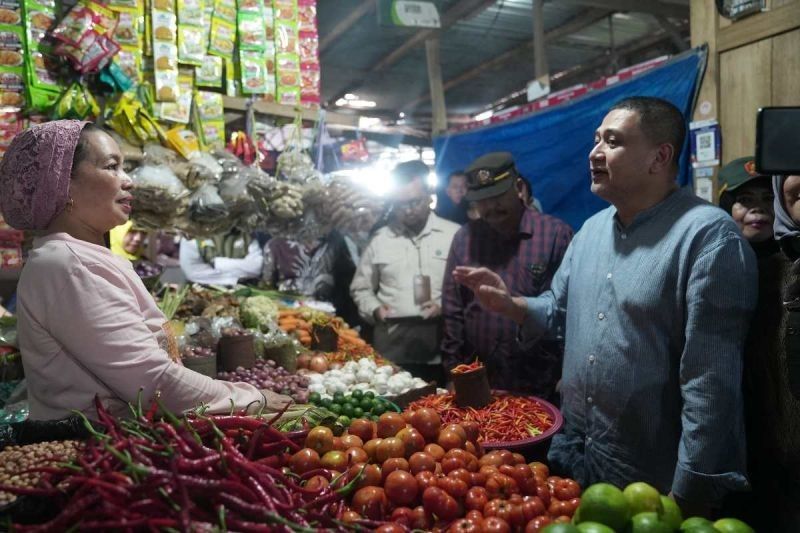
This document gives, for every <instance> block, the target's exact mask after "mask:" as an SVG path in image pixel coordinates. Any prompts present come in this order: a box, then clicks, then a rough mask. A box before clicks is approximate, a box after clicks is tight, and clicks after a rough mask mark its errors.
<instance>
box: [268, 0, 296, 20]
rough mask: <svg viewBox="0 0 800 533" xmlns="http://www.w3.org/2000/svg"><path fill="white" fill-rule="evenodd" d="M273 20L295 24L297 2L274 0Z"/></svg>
mask: <svg viewBox="0 0 800 533" xmlns="http://www.w3.org/2000/svg"><path fill="white" fill-rule="evenodd" d="M272 8H273V9H274V10H275V20H276V21H277V20H288V21H291V22H297V0H274V2H273V3H272Z"/></svg>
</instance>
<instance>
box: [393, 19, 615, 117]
mask: <svg viewBox="0 0 800 533" xmlns="http://www.w3.org/2000/svg"><path fill="white" fill-rule="evenodd" d="M608 13H609V12H608V11H606V10H605V9H587V10H586V11H584V12H583V13H581V14H580V15H578V16H577V17H574V18H573V19H571V20H569V21H567V22H565V23H564V24H562V25H560V26H557V27H555V28H553V29H551V30H550V31H548V32H546V33H545V41H546V42H554V41H557V40H558V39H561V38H563V37H566V36H567V35H571V34H573V33H575V32H578V31H580V30H582V29H583V28H585V27H587V26H591V25H592V24H594V23H595V22H597V21H598V20H601V19H603V18H605V17H606V16H607V15H608ZM532 46H533V43H532V42H531V41H528V42H526V43H525V44H523V45H520V46H517V47H515V48H512V49H511V50H508V51H506V52H503V53H502V54H500V55H499V56H496V57H494V58H492V59H490V60H488V61H485V62H483V63H482V64H480V65H479V66H477V67H474V68H471V69H469V70H467V71H466V72H463V73H461V74H459V75H458V76H456V77H454V78H451V79H449V80H447V81H446V82H445V83H444V90H445V91H449V90H450V89H452V88H453V87H457V86H458V85H461V84H462V83H464V82H466V81H469V80H471V79H472V78H474V77H476V76H478V75H480V74H482V73H484V72H485V71H487V70H491V69H494V68H497V67H499V66H501V65H503V64H505V63H508V62H510V61H512V60H514V59H516V58H517V57H518V56H520V55H522V54H527V53H530V49H531V47H532ZM428 98H429V95H427V94H423V95H420V96H419V97H418V98H416V99H414V100H412V101H411V102H409V103H408V104H406V105H405V106H403V109H408V108H414V107H416V106H417V105H419V104H420V103H422V102H427V101H428Z"/></svg>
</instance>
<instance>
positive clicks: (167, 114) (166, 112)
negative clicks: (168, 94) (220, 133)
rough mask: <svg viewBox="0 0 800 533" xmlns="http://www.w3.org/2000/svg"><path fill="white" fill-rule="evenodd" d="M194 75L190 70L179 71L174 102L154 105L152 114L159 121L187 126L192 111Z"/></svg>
mask: <svg viewBox="0 0 800 533" xmlns="http://www.w3.org/2000/svg"><path fill="white" fill-rule="evenodd" d="M193 84H194V74H193V72H192V70H191V69H181V70H180V71H179V74H178V97H177V99H176V101H175V102H161V103H157V104H155V109H154V114H155V116H156V117H157V118H158V119H159V120H165V121H167V122H177V123H178V124H188V123H189V118H190V115H191V111H192V85H193Z"/></svg>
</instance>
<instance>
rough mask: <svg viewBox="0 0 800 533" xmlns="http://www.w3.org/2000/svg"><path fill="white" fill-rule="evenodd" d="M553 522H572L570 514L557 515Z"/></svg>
mask: <svg viewBox="0 0 800 533" xmlns="http://www.w3.org/2000/svg"><path fill="white" fill-rule="evenodd" d="M553 523H554V524H571V523H572V517H571V516H567V515H563V516H559V517H558V518H556V519H555V520H553Z"/></svg>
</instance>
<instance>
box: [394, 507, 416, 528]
mask: <svg viewBox="0 0 800 533" xmlns="http://www.w3.org/2000/svg"><path fill="white" fill-rule="evenodd" d="M389 520H391V521H392V522H397V523H398V524H403V525H404V526H406V527H408V528H410V527H412V526H413V524H414V511H413V509H411V508H409V507H395V509H394V511H392V515H391V516H390V517H389Z"/></svg>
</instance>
